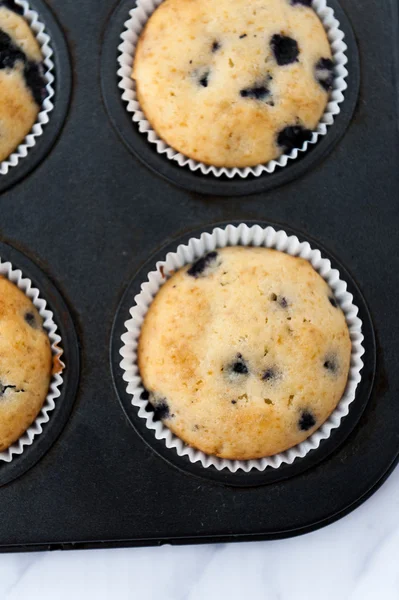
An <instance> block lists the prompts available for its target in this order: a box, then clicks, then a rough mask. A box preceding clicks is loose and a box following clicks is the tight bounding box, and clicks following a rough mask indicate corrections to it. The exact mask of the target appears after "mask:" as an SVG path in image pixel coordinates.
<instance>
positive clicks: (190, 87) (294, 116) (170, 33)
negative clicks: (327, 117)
mask: <svg viewBox="0 0 399 600" xmlns="http://www.w3.org/2000/svg"><path fill="white" fill-rule="evenodd" d="M132 76H133V79H134V80H135V81H136V89H137V96H138V100H139V103H140V106H141V108H142V110H143V112H144V114H145V116H146V118H147V119H148V121H149V122H150V123H151V126H152V127H153V129H154V130H155V131H156V132H157V133H158V135H159V136H160V137H161V138H162V139H163V140H164V141H165V142H166V143H167V144H169V145H170V146H171V147H172V148H174V149H175V150H178V151H179V152H182V153H183V154H185V155H186V156H188V157H190V158H192V159H195V160H197V161H201V162H203V163H206V164H211V165H215V166H218V167H247V166H255V165H258V164H261V163H266V162H268V161H270V160H272V159H275V158H277V157H278V156H280V155H281V154H282V153H284V152H290V151H291V150H292V149H293V148H300V147H302V145H303V143H304V142H305V141H306V140H310V138H311V136H312V131H313V130H314V129H315V128H316V127H317V125H318V123H319V121H320V119H321V117H322V115H323V113H324V111H325V108H326V104H327V102H328V98H329V93H330V90H331V88H332V83H333V61H332V56H331V48H330V44H329V41H328V39H327V35H326V32H325V30H324V27H323V25H322V23H321V21H320V19H319V17H318V16H317V14H316V12H315V11H314V10H313V9H312V8H311V2H310V0H250V1H248V0H218V1H217V2H215V1H214V0H195V1H193V0H164V2H162V4H161V5H160V6H159V7H158V8H157V9H156V10H155V12H154V13H153V14H152V15H151V17H150V19H149V20H148V22H147V25H146V27H145V28H144V30H143V32H142V34H141V36H140V39H139V42H138V46H137V50H136V55H135V60H134V68H133V74H132Z"/></svg>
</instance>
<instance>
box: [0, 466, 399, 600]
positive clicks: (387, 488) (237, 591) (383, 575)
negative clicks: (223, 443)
mask: <svg viewBox="0 0 399 600" xmlns="http://www.w3.org/2000/svg"><path fill="white" fill-rule="evenodd" d="M3 517H4V515H3ZM27 598H29V600H34V599H36V598H37V599H40V600H71V599H75V600H79V599H80V598H82V599H83V598H84V599H85V600H86V599H87V600H109V599H112V600H127V599H129V600H131V599H132V600H133V599H134V600H224V599H225V598H226V599H228V600H242V599H245V600H294V599H295V600H369V599H370V600H376V599H378V600H398V599H399V468H397V469H396V471H395V472H394V473H393V474H392V475H391V477H390V478H389V479H388V481H387V482H386V483H385V484H384V486H383V487H382V488H381V489H380V490H379V491H378V492H377V493H376V494H375V495H374V496H373V497H372V498H371V499H369V500H368V501H367V502H366V503H365V504H363V505H362V506H361V507H360V508H358V509H357V510H356V511H355V512H353V513H351V514H350V515H349V516H347V517H345V518H344V519H341V520H340V521H338V522H337V523H334V524H333V525H330V526H329V527H326V528H324V529H321V530H319V531H316V532H314V533H312V534H308V535H306V536H301V537H297V538H293V539H288V540H282V541H275V542H257V543H251V544H229V545H209V546H180V547H169V546H166V547H165V546H164V547H162V548H142V549H134V548H132V549H124V550H92V551H74V552H70V551H68V552H61V551H57V552H48V553H37V554H13V555H0V599H1V600H22V599H24V600H26V599H27Z"/></svg>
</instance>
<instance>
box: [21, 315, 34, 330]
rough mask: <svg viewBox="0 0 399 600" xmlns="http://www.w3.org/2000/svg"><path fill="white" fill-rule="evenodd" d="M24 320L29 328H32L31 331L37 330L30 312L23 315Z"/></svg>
mask: <svg viewBox="0 0 399 600" xmlns="http://www.w3.org/2000/svg"><path fill="white" fill-rule="evenodd" d="M24 319H25V321H26V322H27V323H28V325H30V327H33V329H37V323H36V318H35V315H34V314H33V313H32V312H27V313H25V315H24Z"/></svg>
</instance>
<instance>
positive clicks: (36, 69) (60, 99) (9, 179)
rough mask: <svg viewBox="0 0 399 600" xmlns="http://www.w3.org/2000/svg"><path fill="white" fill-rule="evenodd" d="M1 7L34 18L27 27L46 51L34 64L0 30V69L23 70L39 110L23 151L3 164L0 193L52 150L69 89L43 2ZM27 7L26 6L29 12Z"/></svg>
mask: <svg viewBox="0 0 399 600" xmlns="http://www.w3.org/2000/svg"><path fill="white" fill-rule="evenodd" d="M2 6H4V7H6V8H8V9H11V10H13V11H14V12H17V13H18V14H19V15H21V14H22V15H24V16H25V18H26V20H27V21H28V23H29V18H30V17H32V15H34V16H35V17H34V18H33V21H32V23H29V24H30V26H31V29H32V31H33V32H34V33H35V35H37V39H38V40H39V39H40V40H42V41H43V40H44V41H43V43H44V44H45V46H46V48H47V49H48V50H46V52H44V51H43V48H42V52H43V54H44V64H43V65H42V64H37V63H35V61H32V60H30V59H28V58H27V56H26V53H25V52H23V51H22V50H21V49H20V48H17V47H16V46H15V44H14V43H13V42H12V40H10V36H9V35H8V34H7V33H5V32H4V31H0V69H6V68H11V67H12V68H14V69H17V68H22V71H23V76H24V80H25V82H26V85H27V86H28V88H29V89H30V90H31V92H32V95H33V97H34V99H35V102H36V104H37V105H39V106H40V107H41V108H40V113H39V116H38V120H37V122H36V123H35V125H34V126H33V128H32V130H31V132H30V133H29V134H28V136H27V137H26V138H25V142H24V144H25V145H26V150H25V151H23V152H22V150H18V151H15V152H14V153H12V154H11V155H10V157H8V159H6V160H5V161H4V163H3V168H2V171H1V173H2V174H1V175H0V193H1V192H3V191H4V190H6V189H7V188H9V187H10V186H12V185H14V184H15V183H16V182H17V181H19V180H21V179H23V178H24V177H26V175H27V174H28V173H29V172H30V171H32V170H33V169H34V168H35V167H36V166H37V165H38V164H39V163H40V162H41V161H42V160H43V159H44V158H45V156H46V155H47V154H48V152H49V151H50V150H51V148H52V146H53V145H54V143H55V141H56V139H57V137H58V135H59V133H60V131H61V128H62V126H63V123H64V120H65V117H66V114H67V111H68V107H69V102H70V94H71V86H72V74H71V65H70V60H69V53H68V48H67V44H66V41H65V38H64V35H63V33H62V30H61V29H60V26H59V25H58V23H57V21H56V20H55V18H54V16H53V13H52V12H51V10H50V9H49V8H48V6H47V4H46V3H45V2H44V0H32V1H29V3H27V2H25V0H15V1H12V0H9V1H7V2H0V8H1V7H2ZM26 7H29V10H28V12H26ZM36 15H37V17H36ZM39 23H40V24H42V25H43V26H44V29H42V27H41V26H40V25H39ZM39 31H40V33H38V32H39ZM46 53H47V54H48V57H47V58H46ZM21 65H22V66H21ZM50 67H51V68H50ZM49 69H50V70H49ZM49 78H50V79H49ZM49 82H50V85H51V88H50V87H49ZM50 89H51V92H50V93H49V90H50ZM24 144H22V145H21V146H19V149H21V148H22V147H24ZM19 154H20V156H19ZM4 165H6V166H7V168H6V167H4Z"/></svg>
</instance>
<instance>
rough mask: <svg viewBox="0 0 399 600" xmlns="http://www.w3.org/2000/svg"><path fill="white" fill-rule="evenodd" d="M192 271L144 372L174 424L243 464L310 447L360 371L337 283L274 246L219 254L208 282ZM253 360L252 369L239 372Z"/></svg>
mask: <svg viewBox="0 0 399 600" xmlns="http://www.w3.org/2000/svg"><path fill="white" fill-rule="evenodd" d="M187 270H188V267H185V268H183V269H182V270H180V271H178V272H177V273H175V274H174V275H173V276H172V277H171V278H170V279H169V280H168V281H167V282H166V283H165V284H164V285H163V287H162V288H161V290H160V291H159V293H158V294H157V296H156V297H155V299H154V301H153V303H152V305H151V307H150V309H149V311H148V313H147V315H146V318H145V321H144V323H143V327H142V331H141V336H140V340H139V348H138V362H139V369H140V374H141V377H142V380H143V383H144V386H145V387H146V389H147V390H148V391H149V392H150V393H151V401H152V402H153V403H154V404H155V405H156V406H159V404H164V405H166V406H167V409H168V410H169V415H167V416H166V418H165V419H164V423H165V425H167V426H168V427H169V428H170V429H171V430H172V431H173V432H174V433H175V434H176V435H177V436H178V437H180V438H181V439H183V440H184V441H185V442H186V443H187V444H190V445H191V446H193V447H195V448H198V449H200V450H202V451H203V452H206V453H208V454H214V455H216V456H219V457H223V458H229V459H238V460H245V459H250V458H260V457H263V456H269V455H273V454H276V453H278V452H282V451H284V450H286V449H288V448H290V447H292V446H294V445H296V444H298V443H300V442H301V441H303V440H305V439H306V438H307V437H308V436H309V435H311V434H312V433H313V432H314V431H315V430H316V429H317V428H318V427H320V425H321V424H322V423H323V422H324V421H325V420H326V419H327V418H328V417H329V415H330V414H331V412H332V411H333V410H334V409H335V407H336V405H337V404H338V402H339V400H340V399H341V397H342V394H343V392H344V389H345V386H346V382H347V378H348V372H349V364H350V354H351V342H350V338H349V332H348V328H347V325H346V321H345V317H344V315H343V313H342V311H341V310H340V309H339V308H337V307H335V306H333V304H332V303H331V302H330V300H329V298H330V297H332V293H331V290H330V289H329V287H328V285H327V284H326V282H325V281H324V280H323V279H322V277H321V276H320V275H318V273H316V271H315V270H314V269H313V268H312V267H311V265H310V264H309V263H308V262H307V261H305V260H302V259H300V258H293V257H291V256H288V255H287V254H284V253H281V252H277V251H274V250H267V249H264V248H243V247H236V248H225V249H223V250H219V251H218V256H217V259H216V260H215V262H214V264H213V267H212V268H210V269H209V270H208V271H206V276H200V277H197V278H194V277H192V276H190V275H188V273H187ZM283 299H284V300H283ZM239 356H241V358H238V357H239ZM241 361H242V362H243V363H244V364H245V366H246V369H247V371H248V372H247V373H244V374H242V373H241V374H240V373H238V374H237V373H235V372H234V371H232V365H234V364H235V363H236V362H241ZM326 365H327V366H326ZM306 415H307V416H306ZM309 415H311V418H313V419H314V424H313V425H312V421H311V418H310V422H309ZM301 419H305V421H304V422H303V421H301ZM300 423H302V425H303V426H304V428H302V425H300Z"/></svg>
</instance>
